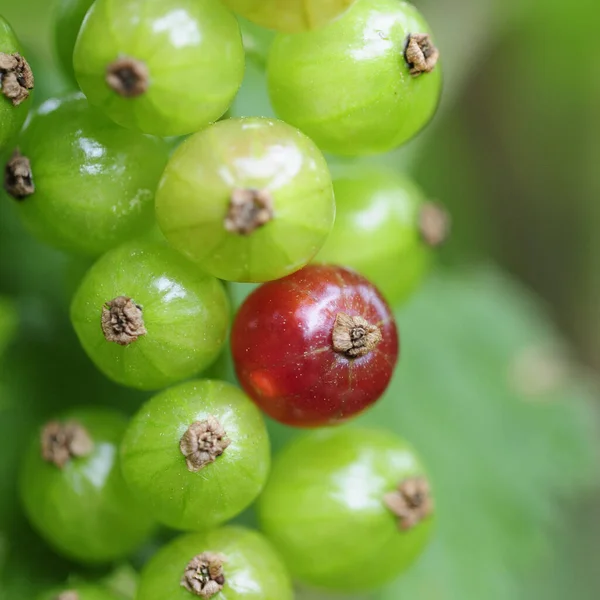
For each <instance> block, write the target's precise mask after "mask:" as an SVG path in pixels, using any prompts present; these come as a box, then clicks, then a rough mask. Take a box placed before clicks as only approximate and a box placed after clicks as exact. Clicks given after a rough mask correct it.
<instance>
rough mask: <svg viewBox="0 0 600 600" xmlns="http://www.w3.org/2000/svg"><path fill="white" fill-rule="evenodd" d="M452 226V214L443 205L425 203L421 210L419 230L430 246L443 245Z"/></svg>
mask: <svg viewBox="0 0 600 600" xmlns="http://www.w3.org/2000/svg"><path fill="white" fill-rule="evenodd" d="M450 227H451V220H450V215H449V214H448V212H447V211H446V210H445V209H444V208H443V207H442V206H440V205H439V204H436V203H435V202H426V203H425V204H423V206H422V207H421V211H420V212H419V232H420V233H421V238H422V239H423V241H424V242H425V243H426V244H427V245H428V246H431V247H432V248H436V247H437V246H441V245H442V244H443V243H444V242H445V241H446V240H447V239H448V236H449V235H450Z"/></svg>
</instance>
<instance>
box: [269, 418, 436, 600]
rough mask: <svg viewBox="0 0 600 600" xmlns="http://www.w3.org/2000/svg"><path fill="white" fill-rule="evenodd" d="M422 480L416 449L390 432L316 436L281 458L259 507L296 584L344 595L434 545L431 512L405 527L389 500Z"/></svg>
mask: <svg viewBox="0 0 600 600" xmlns="http://www.w3.org/2000/svg"><path fill="white" fill-rule="evenodd" d="M424 475H425V472H424V470H423V467H422V465H421V463H420V461H419V458H418V457H417V456H416V455H415V453H414V451H413V449H412V448H411V447H410V446H409V445H408V444H407V443H406V442H405V441H403V440H401V439H399V438H397V437H395V436H394V435H392V434H391V433H389V432H387V431H379V430H374V429H363V428H353V427H342V428H339V429H334V430H324V431H315V432H311V433H309V434H307V435H304V436H302V437H301V438H298V439H297V440H295V441H293V442H292V443H291V444H289V445H288V446H287V447H286V448H284V449H283V450H282V451H281V452H280V453H279V454H278V455H277V457H276V458H275V461H274V463H273V470H272V473H271V476H270V478H269V482H268V484H267V487H266V488H265V491H264V492H263V494H262V495H261V497H260V500H259V503H258V515H259V519H260V524H261V528H262V530H263V531H264V533H265V534H266V535H267V537H268V538H269V539H270V540H271V541H272V542H273V544H274V545H275V547H276V548H277V550H278V551H279V552H280V553H281V555H282V557H283V558H284V560H285V562H286V564H287V566H288V569H289V570H290V573H291V574H292V577H293V578H294V579H296V580H297V581H299V582H302V583H304V584H306V585H310V586H315V587H318V588H323V589H327V590H332V591H340V592H353V593H357V592H359V591H362V590H369V589H373V588H377V587H380V586H381V585H383V584H384V583H386V582H388V581H389V580H391V579H393V578H395V577H396V576H397V575H399V574H400V573H401V572H402V571H404V570H405V569H406V568H407V567H409V566H410V565H411V563H412V562H413V561H414V560H415V558H416V557H418V556H419V555H420V554H421V552H422V551H423V549H424V548H425V546H426V545H427V542H428V541H429V538H430V536H431V533H432V529H433V524H434V518H433V516H432V515H430V516H429V517H426V518H425V519H423V520H422V521H420V522H419V523H417V524H416V525H415V526H414V527H413V528H412V529H409V530H402V529H401V528H400V527H399V526H398V519H397V517H396V516H395V515H394V514H393V513H392V512H391V511H390V510H389V509H388V508H387V507H386V505H385V504H384V502H383V498H384V496H385V495H386V494H387V493H389V492H393V491H394V490H395V489H396V488H397V486H398V484H399V483H400V482H401V481H403V480H406V479H407V478H410V477H416V476H417V477H420V476H424Z"/></svg>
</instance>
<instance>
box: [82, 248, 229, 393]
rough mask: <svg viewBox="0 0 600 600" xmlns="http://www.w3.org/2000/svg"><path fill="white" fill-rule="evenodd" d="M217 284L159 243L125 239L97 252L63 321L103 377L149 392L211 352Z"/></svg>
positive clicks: (219, 338)
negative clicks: (70, 326) (69, 323)
mask: <svg viewBox="0 0 600 600" xmlns="http://www.w3.org/2000/svg"><path fill="white" fill-rule="evenodd" d="M229 320H230V311H229V300H228V298H227V294H226V293H225V290H224V289H223V286H222V284H221V283H220V282H219V281H217V280H216V279H215V278H214V277H211V276H210V275H206V274H205V273H203V272H202V271H200V270H199V269H198V267H197V266H196V265H194V264H193V263H191V262H189V261H188V260H187V259H185V258H184V257H183V256H181V255H180V254H178V253H177V252H176V251H175V250H173V249H171V248H169V247H168V246H167V245H165V244H161V243H158V242H148V241H133V242H130V243H128V244H124V245H123V246H119V247H118V248H115V249H113V250H111V251H110V252H107V253H106V254H105V255H104V256H102V257H101V258H100V259H99V260H98V261H97V262H96V263H95V264H94V265H93V266H92V268H91V269H90V270H89V271H88V273H87V274H86V276H85V277H84V278H83V281H82V282H81V284H80V286H79V289H78V290H77V292H76V293H75V296H74V297H73V301H72V303H71V321H72V323H73V326H74V328H75V331H76V333H77V336H78V337H79V340H80V342H81V344H82V346H83V348H84V349H85V351H86V352H87V354H88V356H89V357H90V358H91V359H92V361H93V362H94V363H95V365H96V366H97V367H98V368H99V369H100V370H101V371H102V372H103V373H104V374H105V375H106V376H107V377H108V378H110V379H112V380H113V381H116V382H117V383H120V384H122V385H126V386H130V387H134V388H137V389H141V390H157V389H160V388H163V387H166V386H168V385H171V384H173V383H177V382H179V381H182V380H184V379H187V378H189V377H192V376H194V375H196V374H197V373H199V372H200V371H202V370H203V369H205V368H206V367H208V366H209V365H210V364H211V363H212V362H213V361H214V360H216V358H217V357H218V355H219V352H220V350H221V348H222V347H223V345H224V343H225V340H226V336H227V328H228V326H229Z"/></svg>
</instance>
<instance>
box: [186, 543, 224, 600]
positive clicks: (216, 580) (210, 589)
mask: <svg viewBox="0 0 600 600" xmlns="http://www.w3.org/2000/svg"><path fill="white" fill-rule="evenodd" d="M226 562H227V557H226V556H224V555H223V554H220V553H217V552H203V553H202V554H198V556H194V558H192V560H191V561H190V562H189V563H188V564H187V566H186V568H185V571H184V573H183V577H182V578H181V585H182V587H184V588H185V589H186V590H187V591H188V592H192V594H196V596H200V597H201V598H212V597H213V596H214V595H215V594H218V593H219V592H220V591H221V590H222V589H223V586H224V585H225V575H224V574H223V564H224V563H226Z"/></svg>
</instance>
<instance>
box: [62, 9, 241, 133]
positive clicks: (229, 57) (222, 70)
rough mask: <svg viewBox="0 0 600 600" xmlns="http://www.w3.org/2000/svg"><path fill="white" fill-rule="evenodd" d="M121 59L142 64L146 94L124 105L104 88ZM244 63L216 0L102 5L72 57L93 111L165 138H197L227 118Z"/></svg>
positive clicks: (233, 24)
mask: <svg viewBox="0 0 600 600" xmlns="http://www.w3.org/2000/svg"><path fill="white" fill-rule="evenodd" d="M140 15H142V16H141V17H140ZM107 32H110V34H109V35H108V36H107ZM120 57H129V58H133V59H135V60H138V61H141V62H143V63H144V64H145V66H146V67H147V69H148V73H149V85H148V89H147V91H146V92H145V93H143V94H141V95H140V96H137V97H135V98H131V97H123V96H121V95H119V94H118V93H117V92H115V91H114V90H113V89H111V88H110V87H109V86H108V85H107V82H106V70H107V67H108V66H109V65H110V64H111V63H113V62H114V61H115V60H117V59H118V58H120ZM244 60H245V58H244V47H243V44H242V37H241V34H240V30H239V26H238V24H237V21H236V19H235V17H234V15H233V14H232V13H231V12H230V11H229V10H228V9H227V8H225V7H224V6H223V5H222V4H221V3H220V2H219V1H217V0H173V1H172V2H168V3H165V2H164V1H163V0H97V1H96V2H95V3H94V5H93V7H92V9H91V10H90V12H89V13H88V14H87V16H86V19H85V21H84V23H83V26H82V29H81V31H80V33H79V36H78V38H77V42H76V44H75V51H74V54H73V63H74V66H75V74H76V76H77V81H78V82H79V85H80V86H81V89H82V90H83V92H84V93H85V95H86V96H87V97H88V98H89V101H90V102H91V103H92V104H95V105H97V106H99V107H101V108H102V109H103V110H104V111H105V112H106V113H107V114H108V115H109V116H110V117H111V118H112V119H113V120H114V121H116V122H117V123H119V124H120V125H122V126H124V127H129V128H134V129H139V130H140V131H143V132H144V133H151V134H154V135H161V136H175V135H185V134H189V133H192V132H194V131H198V130H199V129H201V128H203V127H205V126H206V125H208V124H209V123H211V122H212V121H215V120H217V119H218V118H219V117H220V116H221V115H223V114H224V113H225V112H226V111H227V109H228V108H229V106H230V104H231V102H232V101H233V99H234V97H235V95H236V93H237V91H238V89H239V87H240V85H241V83H242V79H243V76H244Z"/></svg>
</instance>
